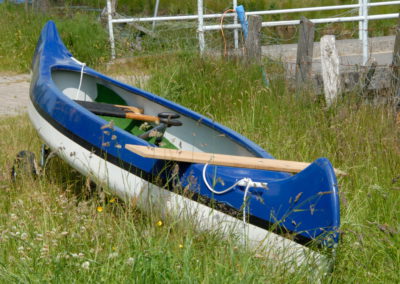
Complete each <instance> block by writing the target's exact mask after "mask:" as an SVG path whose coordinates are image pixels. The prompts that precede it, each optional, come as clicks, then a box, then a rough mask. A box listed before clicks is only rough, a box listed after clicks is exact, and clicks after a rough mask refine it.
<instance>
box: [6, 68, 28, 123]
mask: <svg viewBox="0 0 400 284" xmlns="http://www.w3.org/2000/svg"><path fill="white" fill-rule="evenodd" d="M30 78H31V76H30V75H29V74H20V75H3V74H0V117H3V116H12V115H17V114H20V113H23V112H26V108H27V105H28V100H29V84H30Z"/></svg>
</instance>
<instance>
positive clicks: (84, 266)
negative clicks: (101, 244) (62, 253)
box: [81, 261, 90, 269]
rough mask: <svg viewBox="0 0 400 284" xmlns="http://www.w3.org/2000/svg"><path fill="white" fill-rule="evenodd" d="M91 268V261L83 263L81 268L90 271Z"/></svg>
mask: <svg viewBox="0 0 400 284" xmlns="http://www.w3.org/2000/svg"><path fill="white" fill-rule="evenodd" d="M89 266H90V262H89V261H85V262H84V263H82V265H81V267H82V268H83V269H89Z"/></svg>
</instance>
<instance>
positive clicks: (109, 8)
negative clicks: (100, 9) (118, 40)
mask: <svg viewBox="0 0 400 284" xmlns="http://www.w3.org/2000/svg"><path fill="white" fill-rule="evenodd" d="M107 19H108V34H109V37H110V44H111V59H112V60H114V59H115V42H114V30H113V23H112V11H111V0H107Z"/></svg>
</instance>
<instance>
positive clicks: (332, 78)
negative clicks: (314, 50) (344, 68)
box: [320, 35, 340, 107]
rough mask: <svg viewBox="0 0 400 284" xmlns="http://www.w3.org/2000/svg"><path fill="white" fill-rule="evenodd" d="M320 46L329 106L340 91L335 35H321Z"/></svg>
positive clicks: (326, 98) (326, 97)
mask: <svg viewBox="0 0 400 284" xmlns="http://www.w3.org/2000/svg"><path fill="white" fill-rule="evenodd" d="M320 48H321V67H322V79H323V81H324V93H325V101H326V105H327V106H328V107H330V106H331V105H332V104H333V103H334V102H335V101H336V99H337V96H338V93H339V92H340V73H339V55H338V52H337V49H336V43H335V36H334V35H325V36H323V37H322V38H321V43H320Z"/></svg>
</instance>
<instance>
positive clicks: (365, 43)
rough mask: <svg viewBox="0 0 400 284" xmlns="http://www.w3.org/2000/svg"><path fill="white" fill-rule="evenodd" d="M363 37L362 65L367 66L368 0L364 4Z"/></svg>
mask: <svg viewBox="0 0 400 284" xmlns="http://www.w3.org/2000/svg"><path fill="white" fill-rule="evenodd" d="M363 5H364V6H363V16H364V21H363V37H362V46H363V60H362V64H363V65H367V62H368V58H369V54H368V0H364V3H363Z"/></svg>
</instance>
